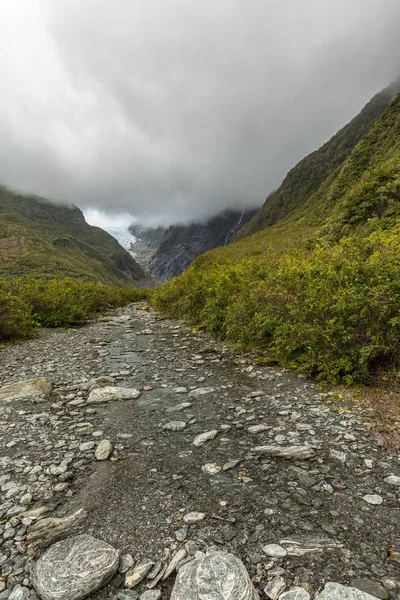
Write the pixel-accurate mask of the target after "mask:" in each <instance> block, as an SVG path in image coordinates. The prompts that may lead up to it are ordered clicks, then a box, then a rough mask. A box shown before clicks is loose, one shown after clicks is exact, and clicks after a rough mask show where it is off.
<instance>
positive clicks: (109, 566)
mask: <svg viewBox="0 0 400 600" xmlns="http://www.w3.org/2000/svg"><path fill="white" fill-rule="evenodd" d="M118 565H119V551H118V550H115V548H113V547H112V546H110V545H109V544H106V543H105V542H102V541H101V540H98V539H96V538H94V537H92V536H91V535H78V536H76V537H73V538H68V539H67V540H63V541H61V542H57V543H56V544H54V545H53V546H51V547H50V548H49V549H48V550H47V551H46V552H45V553H44V554H43V556H41V557H40V558H39V560H38V561H37V562H36V564H35V565H34V567H33V569H32V574H31V581H32V584H33V586H34V588H35V589H36V591H37V593H38V594H39V596H40V598H41V599H42V600H81V598H86V596H89V595H90V594H93V593H94V592H96V591H97V590H99V589H100V588H102V587H103V586H104V585H105V584H106V583H108V582H109V581H110V579H111V578H112V577H113V576H114V575H115V573H116V572H117V570H118Z"/></svg>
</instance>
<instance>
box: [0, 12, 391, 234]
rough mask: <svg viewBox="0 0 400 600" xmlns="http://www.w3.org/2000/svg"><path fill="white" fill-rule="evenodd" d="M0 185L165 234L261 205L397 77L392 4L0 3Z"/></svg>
mask: <svg viewBox="0 0 400 600" xmlns="http://www.w3.org/2000/svg"><path fill="white" fill-rule="evenodd" d="M0 23H1V36H0V182H2V183H4V184H6V185H8V186H10V187H13V188H14V189H18V190H21V191H29V192H34V193H37V194H41V195H43V196H46V197H48V198H52V199H54V200H57V201H68V202H72V203H75V204H77V205H78V206H80V207H82V208H88V207H92V208H97V209H99V210H102V211H105V212H109V213H129V214H131V215H134V216H136V217H138V218H139V219H141V220H147V221H149V220H153V221H159V222H166V223H171V222H174V221H182V220H188V219H191V218H198V217H200V218H201V217H204V216H208V215H210V214H211V213H215V212H218V211H219V210H220V209H222V208H225V207H230V206H238V207H241V206H254V205H261V204H262V202H263V201H264V200H265V197H266V196H267V194H268V193H269V192H270V191H271V190H272V189H273V188H275V187H276V186H277V185H278V184H279V183H280V181H281V180H282V179H283V177H284V175H285V173H286V172H287V170H288V169H289V168H290V167H292V166H293V165H294V164H295V163H296V162H297V161H298V160H300V159H301V158H302V157H303V156H304V155H305V154H307V153H308V152H310V151H312V150H314V149H315V148H316V147H318V146H319V145H320V144H321V143H322V142H324V141H325V140H326V139H328V138H329V137H330V136H331V135H332V134H333V133H335V132H336V130H337V129H338V128H340V127H341V126H342V125H344V124H345V123H346V122H347V121H348V120H349V119H350V118H351V117H352V116H354V115H355V114H356V113H357V112H358V111H359V110H360V109H361V108H362V106H363V105H364V104H365V103H366V102H367V101H368V100H369V98H370V97H371V96H372V95H373V94H374V93H375V92H376V91H378V90H380V89H381V88H382V87H385V86H386V85H387V84H388V83H390V81H391V80H392V79H394V78H395V77H396V76H397V74H398V73H399V72H400V53H399V30H400V2H399V0H217V1H216V0H197V1H191V0H1V3H0Z"/></svg>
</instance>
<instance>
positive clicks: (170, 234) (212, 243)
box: [149, 210, 256, 281]
mask: <svg viewBox="0 0 400 600" xmlns="http://www.w3.org/2000/svg"><path fill="white" fill-rule="evenodd" d="M255 213H256V210H245V211H240V210H226V211H224V212H222V213H220V214H219V215H217V216H215V217H213V218H211V219H209V220H208V221H205V222H203V223H200V222H199V223H190V224H188V225H172V226H171V227H169V228H168V229H167V230H166V231H165V233H164V235H163V237H162V239H161V242H160V244H159V246H158V248H157V251H156V253H155V255H154V258H153V259H152V261H151V262H150V264H149V271H150V274H151V275H152V276H153V277H155V278H157V279H160V280H162V281H165V280H167V279H170V278H171V277H174V276H175V275H179V274H180V273H182V272H183V271H185V269H187V268H188V266H189V265H190V264H191V262H192V261H193V260H194V259H195V258H196V257H197V256H199V255H200V254H203V253H204V252H207V251H208V250H213V249H214V248H219V247H220V246H225V245H226V244H229V242H230V241H232V239H233V238H234V236H235V235H236V233H237V232H238V231H239V229H240V228H241V227H242V226H243V225H244V224H245V223H247V222H248V221H249V220H250V219H251V218H252V217H253V216H254V215H255Z"/></svg>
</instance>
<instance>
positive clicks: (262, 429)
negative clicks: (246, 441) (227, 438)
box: [247, 423, 271, 433]
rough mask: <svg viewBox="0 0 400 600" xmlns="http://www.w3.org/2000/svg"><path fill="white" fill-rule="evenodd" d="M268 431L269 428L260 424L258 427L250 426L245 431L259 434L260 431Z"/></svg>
mask: <svg viewBox="0 0 400 600" xmlns="http://www.w3.org/2000/svg"><path fill="white" fill-rule="evenodd" d="M268 429H271V427H270V426H268V425H263V424H262V423H260V425H251V427H249V428H248V430H247V431H248V432H249V433H261V432H262V431H268Z"/></svg>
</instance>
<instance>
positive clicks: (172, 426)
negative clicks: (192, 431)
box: [163, 421, 186, 431]
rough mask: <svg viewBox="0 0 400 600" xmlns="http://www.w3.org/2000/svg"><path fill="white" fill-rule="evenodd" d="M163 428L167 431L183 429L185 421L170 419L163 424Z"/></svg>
mask: <svg viewBox="0 0 400 600" xmlns="http://www.w3.org/2000/svg"><path fill="white" fill-rule="evenodd" d="M163 429H166V430H167V431H183V430H184V429H186V423H185V421H170V422H169V423H166V424H165V425H163Z"/></svg>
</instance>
